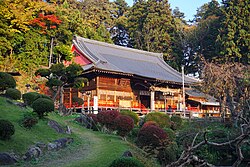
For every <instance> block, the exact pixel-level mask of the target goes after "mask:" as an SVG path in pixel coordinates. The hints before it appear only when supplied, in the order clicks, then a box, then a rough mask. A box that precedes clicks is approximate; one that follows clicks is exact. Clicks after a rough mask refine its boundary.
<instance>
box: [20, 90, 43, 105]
mask: <svg viewBox="0 0 250 167" xmlns="http://www.w3.org/2000/svg"><path fill="white" fill-rule="evenodd" d="M39 97H40V96H39V93H37V92H28V93H25V94H23V97H22V98H23V102H24V103H25V104H27V105H29V106H31V105H32V103H33V102H34V101H35V100H36V99H38V98H39Z"/></svg>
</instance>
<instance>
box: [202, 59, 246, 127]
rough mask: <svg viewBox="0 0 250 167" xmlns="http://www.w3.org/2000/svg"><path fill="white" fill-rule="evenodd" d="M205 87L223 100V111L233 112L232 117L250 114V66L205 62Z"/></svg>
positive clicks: (223, 112)
mask: <svg viewBox="0 0 250 167" xmlns="http://www.w3.org/2000/svg"><path fill="white" fill-rule="evenodd" d="M203 70H204V73H203V80H204V85H203V89H204V90H206V92H207V93H209V94H212V95H214V96H215V97H217V98H218V99H220V100H221V106H222V108H221V113H222V116H224V115H225V112H226V110H229V111H230V112H231V118H232V119H233V121H234V123H235V125H237V122H236V120H237V119H236V118H237V117H239V116H240V115H242V114H243V115H244V116H248V115H249V108H248V109H247V107H249V106H250V105H249V104H250V102H249V99H250V84H249V81H250V78H249V76H250V74H249V71H250V66H249V65H248V66H244V65H243V64H239V63H225V64H218V63H217V64H215V63H207V62H205V66H204V69H203Z"/></svg>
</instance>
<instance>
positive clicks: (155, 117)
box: [145, 112, 170, 128]
mask: <svg viewBox="0 0 250 167" xmlns="http://www.w3.org/2000/svg"><path fill="white" fill-rule="evenodd" d="M145 121H146V122H148V121H154V122H156V123H157V124H158V125H159V126H160V127H161V128H169V127H170V118H169V116H168V115H167V114H165V113H161V112H151V113H148V114H147V115H146V117H145Z"/></svg>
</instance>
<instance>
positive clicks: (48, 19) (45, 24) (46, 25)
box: [30, 13, 62, 32]
mask: <svg viewBox="0 0 250 167" xmlns="http://www.w3.org/2000/svg"><path fill="white" fill-rule="evenodd" d="M61 23H62V21H61V20H60V19H59V18H58V17H57V16H55V15H53V14H52V15H44V14H42V13H40V14H39V15H38V17H37V18H34V19H33V20H31V21H30V24H31V25H34V26H38V27H40V28H41V29H42V30H43V31H44V32H45V30H47V29H55V28H57V26H58V25H60V24H61Z"/></svg>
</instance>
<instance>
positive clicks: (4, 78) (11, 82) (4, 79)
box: [0, 72, 16, 91]
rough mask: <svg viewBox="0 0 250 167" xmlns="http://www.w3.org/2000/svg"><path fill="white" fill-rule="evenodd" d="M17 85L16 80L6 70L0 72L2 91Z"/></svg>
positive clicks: (0, 88) (0, 89)
mask: <svg viewBox="0 0 250 167" xmlns="http://www.w3.org/2000/svg"><path fill="white" fill-rule="evenodd" d="M15 87H16V81H15V79H14V78H13V77H12V75H10V74H8V73H6V72H0V91H3V90H6V89H8V88H15Z"/></svg>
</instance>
